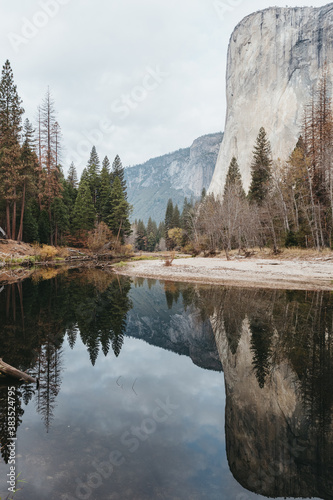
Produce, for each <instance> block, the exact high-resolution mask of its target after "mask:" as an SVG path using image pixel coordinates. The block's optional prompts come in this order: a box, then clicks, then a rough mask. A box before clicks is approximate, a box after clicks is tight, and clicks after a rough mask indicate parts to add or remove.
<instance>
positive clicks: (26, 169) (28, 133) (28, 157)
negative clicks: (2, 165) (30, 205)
mask: <svg viewBox="0 0 333 500" xmlns="http://www.w3.org/2000/svg"><path fill="white" fill-rule="evenodd" d="M34 133H35V130H34V129H33V127H32V125H31V123H30V122H29V120H28V119H26V120H25V122H24V130H23V139H24V140H23V145H22V148H21V162H22V171H21V172H22V192H21V216H20V227H19V231H18V235H17V239H18V241H21V240H22V238H23V226H24V214H25V209H26V199H29V198H30V197H32V196H35V195H36V186H37V171H38V158H37V155H36V152H35V140H34ZM29 217H30V216H29ZM29 217H28V220H29ZM30 222H32V221H30ZM35 222H36V221H35ZM31 227H32V226H31ZM33 241H34V240H33Z"/></svg>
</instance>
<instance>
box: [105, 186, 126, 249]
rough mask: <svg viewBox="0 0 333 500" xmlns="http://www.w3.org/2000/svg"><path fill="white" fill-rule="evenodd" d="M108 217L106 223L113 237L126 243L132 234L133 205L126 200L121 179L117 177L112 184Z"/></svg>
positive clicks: (107, 207)
mask: <svg viewBox="0 0 333 500" xmlns="http://www.w3.org/2000/svg"><path fill="white" fill-rule="evenodd" d="M106 210H107V212H108V215H107V217H106V222H107V225H108V226H109V228H110V229H111V231H112V233H113V235H114V236H115V237H116V238H117V239H119V240H120V241H121V243H124V238H125V236H129V235H130V234H131V223H130V221H129V216H130V212H131V205H130V204H129V203H128V201H127V200H126V197H125V194H124V191H123V189H122V186H121V182H120V178H119V177H118V176H117V177H116V178H115V179H114V181H113V184H112V188H111V191H110V195H109V200H108V203H107V206H106Z"/></svg>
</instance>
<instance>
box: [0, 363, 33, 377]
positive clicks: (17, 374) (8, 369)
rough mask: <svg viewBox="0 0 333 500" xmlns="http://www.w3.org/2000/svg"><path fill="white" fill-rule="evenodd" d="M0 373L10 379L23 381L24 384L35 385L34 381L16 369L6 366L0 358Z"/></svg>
mask: <svg viewBox="0 0 333 500" xmlns="http://www.w3.org/2000/svg"><path fill="white" fill-rule="evenodd" d="M0 372H2V373H5V374H6V375H10V376H11V377H15V378H17V379H18V380H24V382H34V383H36V379H34V378H33V377H31V376H30V375H28V374H27V373H25V372H21V371H20V370H17V368H14V367H13V366H10V365H8V364H7V363H5V362H4V361H2V358H0Z"/></svg>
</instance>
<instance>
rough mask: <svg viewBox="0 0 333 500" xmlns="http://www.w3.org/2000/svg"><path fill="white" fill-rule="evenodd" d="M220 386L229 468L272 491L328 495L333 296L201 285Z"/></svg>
mask: <svg viewBox="0 0 333 500" xmlns="http://www.w3.org/2000/svg"><path fill="white" fill-rule="evenodd" d="M196 301H197V305H198V307H199V308H200V309H201V311H202V313H203V314H206V315H209V316H210V317H211V321H212V325H213V329H214V331H215V337H216V341H217V346H218V349H219V353H220V357H221V361H222V365H223V370H224V374H225V386H226V424H225V428H226V447H227V456H228V462H229V466H230V469H231V471H232V473H233V475H234V477H235V478H236V479H237V481H238V482H239V483H240V484H241V485H242V486H244V487H245V488H247V489H248V490H250V491H253V492H255V493H257V494H261V495H266V496H269V497H284V496H285V497H311V496H316V497H320V498H323V499H332V498H333V422H332V411H333V390H332V387H333V295H332V294H331V293H327V292H301V291H293V292H288V291H267V290H257V291H254V290H248V291H246V290H241V289H222V290H218V289H217V288H216V287H212V288H211V289H205V290H201V291H200V293H199V294H198V296H197V298H196Z"/></svg>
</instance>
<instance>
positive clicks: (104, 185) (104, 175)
mask: <svg viewBox="0 0 333 500" xmlns="http://www.w3.org/2000/svg"><path fill="white" fill-rule="evenodd" d="M110 192H111V183H110V162H109V159H108V157H107V156H106V157H105V158H104V160H103V167H102V170H101V175H100V193H99V199H98V212H99V217H100V220H102V221H103V222H106V218H107V216H108V213H107V203H108V199H109V197H110Z"/></svg>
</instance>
